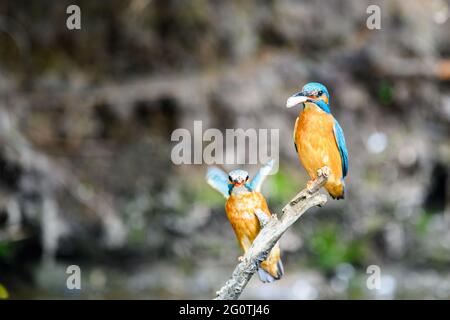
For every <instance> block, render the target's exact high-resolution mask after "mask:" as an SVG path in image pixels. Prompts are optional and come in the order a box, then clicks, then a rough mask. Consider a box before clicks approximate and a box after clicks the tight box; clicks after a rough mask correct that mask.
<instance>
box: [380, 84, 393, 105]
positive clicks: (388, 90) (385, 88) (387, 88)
mask: <svg viewBox="0 0 450 320" xmlns="http://www.w3.org/2000/svg"><path fill="white" fill-rule="evenodd" d="M378 100H379V101H380V102H381V103H382V104H384V105H388V104H390V103H391V102H392V100H393V88H392V85H391V84H389V83H387V82H386V81H383V82H381V84H380V86H379V88H378Z"/></svg>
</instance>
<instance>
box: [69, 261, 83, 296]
mask: <svg viewBox="0 0 450 320" xmlns="http://www.w3.org/2000/svg"><path fill="white" fill-rule="evenodd" d="M66 274H68V275H69V276H68V277H67V280H66V287H67V289H69V290H81V268H80V267H79V266H77V265H75V264H73V265H70V266H68V267H67V269H66Z"/></svg>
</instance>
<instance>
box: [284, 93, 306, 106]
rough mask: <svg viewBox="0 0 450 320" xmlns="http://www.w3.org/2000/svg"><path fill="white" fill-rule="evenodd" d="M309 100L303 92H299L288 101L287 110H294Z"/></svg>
mask: <svg viewBox="0 0 450 320" xmlns="http://www.w3.org/2000/svg"><path fill="white" fill-rule="evenodd" d="M307 100H308V97H307V96H305V94H304V93H303V92H298V93H296V94H294V95H293V96H292V97H290V98H289V99H287V101H286V108H292V107H295V106H297V105H299V104H301V103H305V102H306V101H307Z"/></svg>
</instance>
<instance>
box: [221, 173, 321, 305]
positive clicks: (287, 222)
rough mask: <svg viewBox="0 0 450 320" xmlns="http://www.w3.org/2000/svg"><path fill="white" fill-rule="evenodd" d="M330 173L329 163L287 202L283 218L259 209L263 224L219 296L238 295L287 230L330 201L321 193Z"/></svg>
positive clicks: (235, 296)
mask: <svg viewBox="0 0 450 320" xmlns="http://www.w3.org/2000/svg"><path fill="white" fill-rule="evenodd" d="M329 174H330V169H329V168H328V167H323V168H321V169H319V170H318V172H317V179H316V180H313V181H310V182H309V183H308V186H307V188H305V189H303V190H302V191H300V192H299V193H298V194H297V195H296V196H295V197H294V198H293V199H292V200H291V201H290V202H289V203H288V204H287V205H285V206H284V208H283V210H282V211H283V214H282V216H281V218H280V219H277V218H276V215H272V217H271V218H268V217H267V216H265V217H262V215H261V214H259V212H258V213H256V212H255V214H256V215H257V216H258V219H260V223H261V225H262V226H263V227H262V229H261V231H260V232H259V234H258V236H257V237H256V239H255V240H254V241H253V243H252V245H251V247H250V248H249V249H248V251H247V252H246V253H245V255H244V257H243V259H242V261H241V262H240V263H239V264H238V265H237V266H236V268H235V269H234V271H233V274H232V276H231V278H230V279H229V280H228V281H227V282H226V283H225V285H224V286H223V287H222V288H221V289H220V290H219V291H217V292H216V294H217V297H216V300H236V299H238V298H239V296H240V295H241V293H242V291H243V290H244V288H245V286H246V285H247V283H248V282H249V281H250V279H251V277H252V276H253V274H254V273H255V272H256V271H257V268H258V266H259V264H260V263H261V262H262V261H264V260H265V259H266V258H267V256H268V254H269V252H270V250H272V248H273V247H274V246H275V244H276V243H277V241H278V240H279V239H280V238H281V236H282V235H283V234H284V233H285V232H286V230H287V229H288V228H289V227H290V226H291V225H292V224H293V223H294V222H295V221H297V219H298V218H300V217H301V216H302V215H303V213H305V212H306V211H307V210H308V209H309V208H311V207H315V206H322V205H323V204H325V203H326V202H327V197H326V196H325V195H323V194H320V193H319V189H320V188H321V187H322V186H323V185H324V184H325V183H326V182H327V180H328V177H329ZM260 216H261V217H262V218H261V217H260ZM267 220H268V221H267Z"/></svg>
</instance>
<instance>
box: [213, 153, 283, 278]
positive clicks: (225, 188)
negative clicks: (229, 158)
mask: <svg viewBox="0 0 450 320" xmlns="http://www.w3.org/2000/svg"><path fill="white" fill-rule="evenodd" d="M273 165H274V161H273V160H270V161H269V162H268V163H267V164H266V165H265V166H263V167H262V168H261V169H260V170H259V171H258V173H257V174H256V175H255V177H254V178H253V179H252V181H251V182H249V176H248V173H247V171H244V170H233V171H231V172H230V173H229V174H228V175H227V174H226V173H225V172H224V171H222V170H221V169H219V168H216V167H212V168H209V169H208V173H207V175H206V180H207V182H208V184H209V185H211V186H212V187H213V188H214V189H216V190H217V191H219V192H220V193H221V194H222V195H223V196H224V197H225V198H226V199H227V201H226V204H225V211H226V213H227V217H228V220H229V221H230V223H231V226H232V227H233V230H234V232H235V234H236V237H237V240H238V242H239V245H240V247H241V248H242V250H244V253H245V252H247V250H248V249H249V248H250V246H251V244H252V243H253V240H255V238H256V236H257V235H258V233H259V231H260V223H259V219H258V217H257V216H256V214H255V211H257V210H259V211H262V212H263V213H265V214H266V215H267V216H268V217H270V211H269V208H268V206H267V202H266V199H264V196H263V195H262V194H261V193H260V192H259V191H260V190H261V186H262V184H263V182H264V180H265V178H266V177H267V175H268V174H269V173H270V171H271V170H272V167H273ZM241 257H242V256H241ZM241 257H239V260H240V259H241ZM283 274H284V270H283V263H282V262H281V257H280V247H279V245H278V243H277V244H276V245H275V247H273V249H272V250H271V251H270V253H269V256H268V257H267V259H266V260H265V261H263V262H261V265H260V266H259V267H258V275H259V278H260V279H261V281H262V282H264V283H266V282H273V281H275V280H278V279H280V278H281V277H282V276H283Z"/></svg>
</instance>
